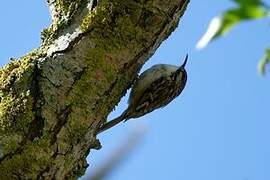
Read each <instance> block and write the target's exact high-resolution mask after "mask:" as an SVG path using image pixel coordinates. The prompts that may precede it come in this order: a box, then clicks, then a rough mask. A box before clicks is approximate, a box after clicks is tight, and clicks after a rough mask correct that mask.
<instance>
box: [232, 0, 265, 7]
mask: <svg viewBox="0 0 270 180" xmlns="http://www.w3.org/2000/svg"><path fill="white" fill-rule="evenodd" d="M233 1H234V2H236V3H237V4H239V5H240V6H259V5H262V4H263V3H262V1H261V0H233Z"/></svg>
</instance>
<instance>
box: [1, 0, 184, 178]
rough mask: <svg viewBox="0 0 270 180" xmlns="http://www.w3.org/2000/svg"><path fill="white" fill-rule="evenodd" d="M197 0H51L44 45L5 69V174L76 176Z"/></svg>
mask: <svg viewBox="0 0 270 180" xmlns="http://www.w3.org/2000/svg"><path fill="white" fill-rule="evenodd" d="M188 2H189V0H170V1H167V0H144V1H143V0H125V1H124V0H100V1H98V2H97V1H96V0H74V1H71V0H48V4H49V8H50V11H51V15H52V20H53V22H52V24H51V26H50V27H49V28H48V29H46V30H44V31H43V32H42V39H43V43H42V44H41V46H40V48H39V49H37V50H33V51H32V52H30V53H29V54H27V55H26V56H24V57H22V58H20V59H18V60H16V61H12V62H10V63H9V64H7V65H6V66H5V67H3V68H2V69H1V70H0V179H54V178H56V179H65V178H69V179H75V178H77V177H79V176H81V175H83V174H84V172H85V169H86V167H87V163H86V156H87V154H88V153H89V151H90V149H93V148H96V149H98V148H100V147H101V146H100V143H99V141H98V140H97V139H96V133H95V132H96V130H97V128H98V127H99V126H100V125H101V124H102V123H104V122H105V121H106V117H107V115H108V114H109V113H110V112H111V111H112V109H113V108H114V106H115V105H116V104H117V103H118V102H119V101H120V98H121V97H122V96H123V95H124V94H125V92H126V90H127V88H128V87H129V86H130V85H131V84H132V82H133V80H134V79H135V78H136V76H137V73H138V71H139V70H140V68H141V66H142V65H143V63H145V61H146V60H147V59H148V58H149V57H150V56H151V55H152V54H153V53H154V51H155V50H156V49H157V47H158V46H159V45H160V43H161V42H162V41H163V40H164V39H166V38H167V37H168V36H169V35H170V33H171V32H172V31H173V30H174V29H175V28H176V26H177V25H178V21H179V18H180V17H181V16H182V14H183V13H184V11H185V8H186V6H187V4H188Z"/></svg>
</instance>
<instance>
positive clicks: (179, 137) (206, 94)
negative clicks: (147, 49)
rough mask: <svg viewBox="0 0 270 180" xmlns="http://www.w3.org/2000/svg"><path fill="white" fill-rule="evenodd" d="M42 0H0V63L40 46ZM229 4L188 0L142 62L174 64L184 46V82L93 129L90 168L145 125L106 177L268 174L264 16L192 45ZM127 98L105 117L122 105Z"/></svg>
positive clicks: (192, 179) (220, 178)
mask: <svg viewBox="0 0 270 180" xmlns="http://www.w3.org/2000/svg"><path fill="white" fill-rule="evenodd" d="M45 2H46V1H33V0H32V1H14V0H13V1H12V0H10V1H3V2H2V4H1V6H0V21H1V28H0V59H1V60H0V65H1V66H3V65H4V64H6V63H7V62H8V59H9V58H10V57H20V56H22V55H23V54H25V53H27V52H29V51H30V50H31V49H33V48H36V47H38V46H39V44H40V31H41V30H42V29H43V28H45V27H47V26H48V25H49V23H50V17H49V14H48V10H47V7H46V3H45ZM207 2H208V3H209V4H208V3H207ZM265 2H267V1H265ZM268 4H270V2H269V0H268ZM232 6H233V4H232V3H231V1H229V0H219V1H209V0H206V1H203V2H202V1H199V0H191V3H190V4H189V6H188V9H187V11H186V13H185V15H184V17H183V18H182V20H181V22H180V26H179V27H178V28H177V30H176V31H175V32H174V33H173V34H172V35H171V36H170V37H169V38H168V39H167V40H166V41H165V42H164V43H163V44H162V45H161V46H160V48H159V49H158V50H157V51H156V53H155V54H154V56H153V57H152V58H151V59H150V60H149V61H148V62H147V63H146V64H145V66H144V67H143V70H145V69H147V68H149V67H151V66H152V65H154V64H158V63H168V64H175V65H180V64H181V63H182V59H183V58H184V56H185V54H186V53H189V57H190V59H189V62H188V64H187V66H186V67H187V71H188V82H187V86H186V88H185V89H184V91H183V93H182V94H181V95H180V96H179V97H178V98H177V99H175V100H174V101H173V102H172V103H171V104H169V105H168V106H167V107H165V108H163V109H160V110H156V111H154V112H153V113H150V114H148V115H146V116H144V117H142V118H139V119H131V120H130V121H129V122H128V123H126V124H121V125H119V126H117V127H115V128H113V129H111V130H110V131H108V132H105V133H103V134H101V135H99V139H100V141H101V142H102V144H103V148H102V149H101V150H99V151H92V154H91V156H90V157H89V160H90V161H91V164H90V168H91V169H94V168H97V167H99V165H100V164H101V163H102V162H103V161H104V160H105V159H106V158H107V157H108V156H110V152H111V151H113V149H115V148H117V147H118V146H119V145H120V144H121V142H122V141H123V140H124V139H125V137H127V136H128V135H129V134H130V132H132V131H133V130H134V128H136V127H137V126H139V125H144V126H146V129H147V132H146V134H145V138H144V139H143V141H142V143H141V144H140V145H139V146H138V147H137V148H136V149H134V150H133V151H132V154H130V155H129V158H128V159H126V161H124V162H123V163H121V165H120V166H119V167H118V168H117V169H115V170H114V172H113V173H112V174H111V175H110V176H109V177H108V178H107V179H110V180H126V179H128V180H133V179H134V180H137V179H142V180H144V179H145V180H148V179H157V180H159V179H160V180H163V179H183V180H269V179H270V171H269V169H270V144H269V137H270V131H269V127H270V121H269V120H270V118H269V111H268V110H269V108H268V107H269V104H270V85H269V79H270V71H269V73H268V74H267V75H266V77H261V76H260V75H259V74H258V72H257V64H258V60H259V59H260V58H261V57H262V54H263V52H264V49H265V48H266V47H269V46H270V37H269V19H264V20H258V21H254V22H245V23H242V24H241V25H239V26H237V27H236V28H234V29H233V30H232V31H231V32H230V33H229V34H227V35H226V36H225V37H224V38H221V39H218V40H216V41H214V42H213V43H211V44H209V46H208V47H206V48H205V49H203V50H201V51H197V50H196V49H195V44H196V43H197V41H198V40H199V39H200V37H201V36H202V35H203V33H204V32H205V30H206V29H207V26H208V23H209V21H210V20H211V19H212V18H213V17H214V16H216V15H218V14H220V13H221V12H222V11H224V10H226V9H227V8H229V7H232ZM126 100H127V97H124V98H123V99H122V101H121V102H120V103H119V106H118V107H117V108H116V111H114V112H113V113H111V115H110V116H109V119H112V118H113V117H116V116H117V115H119V114H120V113H121V112H122V111H123V110H124V109H125V107H126V106H127V103H126Z"/></svg>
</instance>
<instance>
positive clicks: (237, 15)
mask: <svg viewBox="0 0 270 180" xmlns="http://www.w3.org/2000/svg"><path fill="white" fill-rule="evenodd" d="M238 1H241V0H238ZM242 1H249V0H242ZM265 16H267V11H266V10H265V9H264V8H262V7H261V6H254V5H250V6H247V5H245V6H240V7H238V8H237V9H230V10H228V11H226V12H225V13H224V14H223V16H222V21H221V26H220V28H219V30H218V31H217V32H216V34H215V36H214V37H213V39H214V38H217V37H219V36H222V35H224V34H225V33H226V32H228V31H229V30H230V29H231V28H232V27H234V26H235V25H236V24H238V23H240V22H242V21H245V20H252V19H259V18H263V17H265Z"/></svg>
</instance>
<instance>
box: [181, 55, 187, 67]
mask: <svg viewBox="0 0 270 180" xmlns="http://www.w3.org/2000/svg"><path fill="white" fill-rule="evenodd" d="M187 60H188V54H187V55H186V58H185V60H184V62H183V64H182V65H181V68H185V66H186V64H187Z"/></svg>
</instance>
